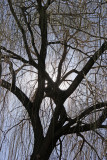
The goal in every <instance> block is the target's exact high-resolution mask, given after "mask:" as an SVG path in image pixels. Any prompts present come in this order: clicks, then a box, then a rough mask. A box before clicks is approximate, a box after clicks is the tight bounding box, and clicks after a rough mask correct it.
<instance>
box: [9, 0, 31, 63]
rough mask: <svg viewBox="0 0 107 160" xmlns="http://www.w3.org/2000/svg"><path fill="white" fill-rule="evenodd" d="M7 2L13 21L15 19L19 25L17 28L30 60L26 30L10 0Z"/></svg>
mask: <svg viewBox="0 0 107 160" xmlns="http://www.w3.org/2000/svg"><path fill="white" fill-rule="evenodd" d="M8 4H9V7H10V11H11V13H12V15H13V17H14V19H15V21H16V23H17V25H18V27H19V29H20V31H21V33H22V36H23V41H24V44H25V49H26V53H27V55H28V57H29V60H32V57H31V53H30V50H29V46H28V43H27V38H26V32H25V30H24V28H23V27H22V25H21V23H20V21H19V19H18V17H17V15H16V13H15V11H14V8H13V6H12V2H11V0H8Z"/></svg>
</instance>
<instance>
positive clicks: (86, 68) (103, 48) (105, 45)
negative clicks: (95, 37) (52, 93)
mask: <svg viewBox="0 0 107 160" xmlns="http://www.w3.org/2000/svg"><path fill="white" fill-rule="evenodd" d="M106 50H107V41H105V42H104V43H103V44H102V46H101V47H100V49H99V50H97V51H96V52H95V53H94V55H93V56H92V57H91V58H90V59H89V61H88V62H87V63H86V65H85V66H84V67H83V69H82V70H81V71H80V72H79V74H78V75H77V76H76V78H75V79H74V81H73V83H72V84H71V85H70V86H69V88H68V89H67V90H66V91H65V94H64V95H65V99H67V98H68V97H69V96H70V95H71V94H72V93H73V92H74V91H75V89H76V88H77V87H78V86H79V84H80V83H81V81H82V80H83V79H84V76H85V75H87V73H88V72H89V71H90V70H91V68H92V66H93V65H94V63H95V62H96V61H97V59H98V58H99V57H100V56H101V55H102V54H103V53H104V51H106Z"/></svg>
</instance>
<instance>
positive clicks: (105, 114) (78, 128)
mask: <svg viewBox="0 0 107 160" xmlns="http://www.w3.org/2000/svg"><path fill="white" fill-rule="evenodd" d="M100 108H104V109H103V111H102V114H101V116H100V117H99V118H98V119H97V120H96V121H95V122H93V123H90V124H85V125H83V124H79V122H80V121H81V119H83V118H85V117H86V116H88V115H89V114H91V113H92V112H93V111H96V110H97V109H100ZM106 118H107V102H105V103H99V104H96V105H94V106H91V107H89V108H87V109H85V111H83V112H82V113H81V114H80V115H78V116H77V117H76V118H74V119H71V120H70V121H69V123H68V124H66V125H65V126H63V127H62V128H60V129H59V130H58V131H57V132H56V135H57V136H58V135H61V136H62V135H66V134H72V133H79V132H85V131H90V130H94V129H97V128H102V123H103V122H104V121H105V119H106ZM76 123H77V125H75V126H74V127H72V125H74V124H76ZM78 124H79V125H78ZM105 127H106V126H104V128H105Z"/></svg>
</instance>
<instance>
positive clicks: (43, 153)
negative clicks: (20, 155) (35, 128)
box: [30, 139, 57, 160]
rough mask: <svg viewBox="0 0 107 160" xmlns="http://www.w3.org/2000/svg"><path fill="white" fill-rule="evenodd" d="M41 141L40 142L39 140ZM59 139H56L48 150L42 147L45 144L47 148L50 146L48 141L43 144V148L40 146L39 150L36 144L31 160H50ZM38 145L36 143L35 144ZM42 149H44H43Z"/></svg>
mask: <svg viewBox="0 0 107 160" xmlns="http://www.w3.org/2000/svg"><path fill="white" fill-rule="evenodd" d="M38 141H39V140H38ZM56 142H57V139H54V140H53V141H52V142H51V143H50V145H49V146H48V147H46V148H43V147H42V146H43V145H44V143H45V146H47V145H48V144H49V142H47V141H45V140H44V141H43V143H41V142H40V143H41V146H40V145H39V146H38V148H37V147H36V145H35V144H34V149H33V153H32V155H31V159H30V160H48V159H49V157H50V155H51V153H52V151H53V149H54V147H55V145H56ZM35 143H36V142H35ZM41 148H42V149H41Z"/></svg>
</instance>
